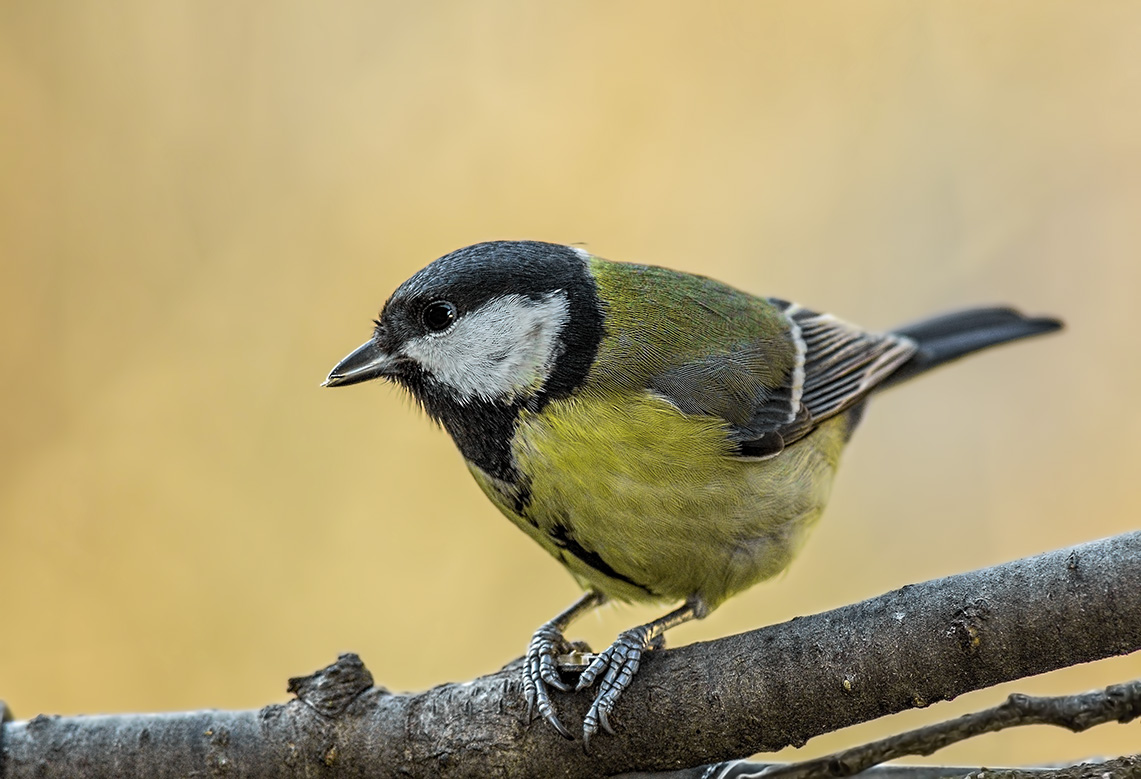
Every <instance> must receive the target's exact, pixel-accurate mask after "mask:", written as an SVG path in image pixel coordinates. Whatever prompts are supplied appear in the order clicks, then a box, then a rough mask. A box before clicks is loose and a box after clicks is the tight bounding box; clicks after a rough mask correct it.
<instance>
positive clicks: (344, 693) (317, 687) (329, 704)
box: [288, 652, 372, 718]
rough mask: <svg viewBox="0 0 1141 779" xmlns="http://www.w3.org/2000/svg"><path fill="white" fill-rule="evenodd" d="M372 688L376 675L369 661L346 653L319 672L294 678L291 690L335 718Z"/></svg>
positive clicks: (310, 704)
mask: <svg viewBox="0 0 1141 779" xmlns="http://www.w3.org/2000/svg"><path fill="white" fill-rule="evenodd" d="M371 687H372V674H371V673H370V672H369V670H368V669H367V668H365V664H364V663H363V662H362V661H361V659H360V657H359V656H357V655H356V654H354V653H352V652H346V653H345V654H343V655H341V656H340V657H338V658H337V662H335V663H333V664H332V665H329V666H326V667H325V668H322V669H321V670H320V671H317V672H316V673H312V674H310V675H309V676H296V677H294V678H292V679H290V680H289V687H288V691H289V692H291V693H293V694H294V695H296V696H297V699H298V700H299V701H301V702H302V703H304V704H305V705H306V706H309V707H310V708H312V709H313V710H314V711H316V712H317V713H318V714H320V715H322V716H325V717H330V718H331V717H336V716H338V715H340V714H341V713H342V712H344V710H345V709H347V708H348V706H349V704H350V703H352V702H353V700H355V699H356V697H357V696H358V695H360V694H361V693H363V692H364V691H365V690H368V689H369V688H371Z"/></svg>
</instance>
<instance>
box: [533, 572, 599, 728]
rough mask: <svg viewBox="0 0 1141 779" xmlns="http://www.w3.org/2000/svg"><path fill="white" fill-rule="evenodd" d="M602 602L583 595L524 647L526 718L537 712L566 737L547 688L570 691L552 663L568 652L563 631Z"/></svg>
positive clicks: (596, 595) (539, 630)
mask: <svg viewBox="0 0 1141 779" xmlns="http://www.w3.org/2000/svg"><path fill="white" fill-rule="evenodd" d="M605 602H606V596H605V595H603V594H602V593H600V592H588V593H586V594H585V595H583V596H582V597H581V598H579V599H578V600H577V601H575V602H574V604H573V605H571V606H570V608H568V609H567V610H566V611H564V612H562V613H561V614H559V615H558V616H557V617H555V618H554V619H552V620H551V621H550V622H547V623H545V624H543V625H542V626H541V627H540V628H539V629H538V630H536V631H535V635H533V636H532V637H531V643H530V645H529V646H528V647H527V657H526V660H525V662H524V667H523V694H524V695H525V696H526V698H527V716H528V718H530V716H531V714H532V712H534V710H535V709H538V710H539V714H541V715H542V716H543V719H545V720H546V721H547V722H549V723H551V726H552V727H553V728H554V729H555V730H557V731H558V732H559V733H561V734H562V735H563V736H565V737H566V738H574V736H572V735H571V732H570V731H569V730H567V729H566V728H565V727H564V726H563V723H561V722H559V718H558V716H556V715H555V708H554V706H553V705H552V704H551V696H550V694H549V693H548V692H547V685H550V686H552V687H556V688H558V689H560V690H563V691H564V692H566V691H567V690H569V689H570V687H568V686H567V685H566V684H565V683H564V682H563V680H562V679H560V678H559V671H558V667H557V666H556V664H555V658H556V657H557V656H558V655H559V654H561V653H563V652H566V651H567V650H568V649H569V646H568V645H567V640H566V638H564V637H563V631H564V630H566V629H567V627H568V626H569V625H570V623H572V622H574V621H575V620H576V619H578V618H579V617H581V616H582V615H583V614H585V613H586V612H588V611H590V610H591V609H595V608H598V607H599V606H601V605H602V604H603V603H605Z"/></svg>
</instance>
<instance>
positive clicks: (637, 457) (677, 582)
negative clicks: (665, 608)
mask: <svg viewBox="0 0 1141 779" xmlns="http://www.w3.org/2000/svg"><path fill="white" fill-rule="evenodd" d="M847 432H848V421H847V419H846V415H841V416H840V417H836V418H833V419H830V420H828V421H826V422H824V423H823V424H822V425H821V426H820V427H819V428H817V430H816V431H814V432H813V433H812V434H811V435H809V436H807V437H806V438H803V439H801V440H800V441H797V442H796V443H795V444H793V445H792V446H791V447H790V448H789V449H788V450H786V451H784V452H783V453H781V454H780V455H778V456H777V457H775V458H773V459H770V460H763V461H745V460H741V459H737V458H734V457H733V456H732V444H731V443H730V442H729V440H728V438H727V436H726V433H727V429H726V426H725V424H724V423H723V422H722V421H721V420H717V419H713V418H701V417H688V416H685V415H683V414H681V413H680V412H679V411H678V410H677V409H676V408H675V407H674V406H673V405H671V404H670V403H668V402H667V401H665V400H662V399H660V398H657V397H655V396H652V395H649V394H639V395H634V396H630V395H621V396H620V395H609V396H603V395H580V396H576V397H574V398H572V399H569V400H565V401H556V402H553V403H551V404H550V405H549V406H548V407H547V408H546V409H544V411H543V412H542V413H541V414H531V413H527V412H524V413H523V415H522V416H521V418H520V420H519V425H518V428H517V431H516V435H515V438H514V441H513V453H514V456H515V459H516V462H517V464H518V467H519V469H520V471H521V472H522V473H524V474H525V475H526V477H527V480H528V481H527V483H526V485H525V486H526V494H524V495H523V496H522V499H520V495H519V492H518V490H516V491H514V492H513V493H511V494H508V493H507V492H505V490H504V485H502V484H498V483H496V482H494V480H492V479H490V478H489V477H488V476H486V474H484V473H482V472H481V471H479V469H478V468H474V467H473V468H472V471H473V474H474V475H475V477H476V480H477V481H478V482H479V484H480V486H481V487H482V488H483V489H484V491H485V492H486V493H487V494H488V496H489V497H490V498H491V499H492V501H493V502H495V503H496V505H497V506H498V507H499V508H500V509H501V510H502V511H503V512H504V514H506V515H507V516H508V517H509V518H510V519H511V520H512V521H514V522H515V523H516V524H517V525H518V526H519V527H520V528H521V529H522V530H523V531H524V532H526V533H527V534H528V535H530V536H531V537H532V538H534V539H535V540H536V541H537V542H538V543H539V544H541V545H542V546H543V547H544V548H545V549H547V551H548V552H550V553H551V554H552V555H554V556H555V557H557V558H558V559H559V560H561V561H562V562H563V564H564V565H566V567H567V568H568V569H569V570H570V571H571V573H572V574H573V575H574V576H575V577H576V578H577V579H578V580H579V581H580V583H582V584H583V585H584V586H588V587H592V588H594V589H597V590H599V591H601V592H603V593H605V594H606V595H609V596H610V597H613V598H617V599H621V600H680V599H683V598H686V597H689V596H693V595H697V596H700V597H702V598H703V599H704V600H705V601H706V603H708V604H709V606H710V607H715V606H717V605H718V604H719V603H721V602H722V601H724V600H725V599H726V598H728V597H729V596H731V595H733V594H735V593H737V592H739V591H741V590H743V589H745V588H747V587H749V586H751V585H753V584H755V583H756V582H758V581H760V580H762V579H765V578H768V577H770V576H773V575H775V574H776V573H779V572H780V571H781V570H783V569H784V568H785V567H786V566H787V565H788V564H789V562H791V560H792V557H793V556H794V555H795V553H796V552H797V551H798V549H799V547H800V545H801V543H802V542H803V540H804V538H805V535H806V533H807V531H808V529H809V528H810V527H811V526H812V525H813V523H814V522H815V521H816V519H817V518H818V517H819V516H820V512H821V511H822V509H823V508H824V504H825V503H826V501H827V499H828V494H829V491H830V489H831V484H832V476H833V473H834V470H835V467H836V464H837V460H838V457H839V454H840V451H841V450H842V448H843V445H844V443H845V441H846V438H847Z"/></svg>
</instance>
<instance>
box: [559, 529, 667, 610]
mask: <svg viewBox="0 0 1141 779" xmlns="http://www.w3.org/2000/svg"><path fill="white" fill-rule="evenodd" d="M547 534H548V535H549V536H550V537H551V540H552V541H554V542H555V546H557V547H559V548H560V549H563V550H565V551H567V552H569V553H570V554H572V555H573V556H574V557H576V558H578V560H579V561H580V562H582V563H585V564H586V565H588V566H590V567H591V568H593V569H594V570H596V571H598V572H599V573H601V574H603V575H605V576H609V577H610V578H611V579H617V580H618V581H621V582H626V583H627V584H629V585H630V586H632V587H637V588H638V589H639V590H642V591H643V592H646V593H648V594H650V595H653V594H654V593H653V591H652V590H650V588H649V587H647V586H645V585H644V584H639V583H638V582H636V581H634V580H633V579H631V578H630V577H629V576H626V575H625V574H621V573H618V571H616V570H614V569H613V568H612V567H611V566H610V563H608V562H606V561H605V560H603V559H602V555H600V554H599V553H598V552H594V551H591V550H590V549H587V548H586V547H585V546H583V545H582V544H580V543H579V542H578V541H576V540H575V539H574V538H572V537H571V534H570V528H568V527H567V526H566V525H563V524H561V523H559V524H556V525H555V526H554V527H552V528H551V529H550V530H549V531H548V533H547Z"/></svg>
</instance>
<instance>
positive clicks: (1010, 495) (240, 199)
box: [0, 0, 1141, 764]
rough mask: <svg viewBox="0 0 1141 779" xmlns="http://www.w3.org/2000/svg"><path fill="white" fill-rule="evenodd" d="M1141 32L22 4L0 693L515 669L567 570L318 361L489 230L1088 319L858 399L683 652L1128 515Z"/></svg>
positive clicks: (418, 422)
mask: <svg viewBox="0 0 1141 779" xmlns="http://www.w3.org/2000/svg"><path fill="white" fill-rule="evenodd" d="M1138 40H1141V4H1138V3H1136V2H1100V1H1097V0H1094V1H1091V2H1082V3H1077V2H1052V1H1050V0H1025V1H1022V2H1013V1H1012V2H1004V3H999V4H995V3H985V2H957V3H934V2H932V3H913V2H862V3H843V2H833V3H824V4H819V3H800V2H771V3H745V2H741V3H718V4H697V3H692V4H685V5H682V4H668V3H656V2H620V3H609V2H595V3H564V4H537V3H526V2H487V3H480V4H465V3H459V2H456V3H450V4H446V3H441V4H408V3H395V2H374V1H372V0H367V1H366V0H360V1H358V2H343V3H338V4H333V5H317V4H308V3H303V2H276V1H275V2H268V1H262V2H246V3H240V4H234V3H230V2H224V1H223V0H209V1H205V0H201V1H196V2H189V1H183V2H165V3H152V2H149V1H148V0H131V1H123V2H117V3H112V4H108V3H100V2H77V3H57V2H33V1H32V0H23V1H20V0H4V2H0V112H2V119H0V136H2V138H3V142H2V143H0V258H2V262H3V265H2V268H3V277H2V279H3V281H2V284H0V350H2V352H0V357H2V360H3V364H4V370H3V374H2V377H0V381H2V382H3V395H2V400H3V402H2V404H0V436H2V442H3V445H2V448H0V457H2V463H0V586H2V588H3V592H2V593H0V597H2V603H3V626H2V628H0V632H2V634H3V640H2V641H0V698H4V699H6V700H7V701H8V702H9V703H10V704H11V705H12V707H13V708H14V710H15V712H16V714H17V715H18V716H21V717H31V716H33V715H35V714H37V713H39V712H58V713H75V712H97V711H125V710H141V711H149V710H178V709H190V708H199V707H256V706H260V705H263V704H265V703H268V702H272V701H279V700H282V699H284V698H285V697H286V696H285V693H284V686H285V680H286V678H287V677H289V676H292V675H298V674H304V673H307V672H309V671H312V670H314V669H316V668H318V667H320V666H322V665H324V664H326V663H328V662H331V661H332V660H333V659H334V658H335V657H336V654H337V653H338V652H341V651H346V650H352V651H356V652H358V653H360V654H361V656H362V657H363V658H364V660H365V662H366V663H367V664H368V666H369V667H370V668H371V669H372V671H373V673H374V674H375V676H376V679H377V682H378V683H380V684H384V685H386V686H388V687H390V688H392V689H396V690H415V689H421V688H424V687H427V686H430V685H434V684H437V683H440V682H445V681H451V680H464V679H468V678H471V677H473V676H476V675H479V674H482V673H485V672H489V671H492V670H494V669H496V668H498V667H499V666H500V665H501V664H503V663H505V662H507V661H508V660H510V659H512V658H514V657H516V656H518V655H519V654H520V653H521V652H522V651H523V649H524V647H525V645H526V643H527V640H528V638H529V636H530V633H531V631H532V630H533V629H534V628H535V627H536V626H538V624H539V623H540V622H542V621H544V620H546V619H548V618H549V617H550V616H552V615H553V614H554V613H555V612H556V611H558V610H560V609H561V608H562V607H563V606H565V605H566V604H567V603H569V602H570V601H571V600H572V599H573V598H574V597H575V596H576V594H577V590H576V587H575V585H574V584H573V582H572V581H571V579H570V578H569V577H568V576H567V575H566V574H565V573H564V572H563V571H562V569H561V568H560V567H559V566H558V565H557V564H555V563H554V562H553V561H552V560H550V559H548V558H547V557H546V556H545V554H544V553H543V552H542V551H541V550H540V549H539V548H538V547H536V546H534V545H532V544H531V542H529V541H528V540H527V539H526V538H525V537H524V536H523V535H522V534H521V533H519V532H518V531H516V530H515V529H514V528H513V527H511V525H510V524H509V523H508V522H506V521H505V520H504V519H503V518H501V517H500V516H498V515H497V514H496V512H495V510H494V509H493V508H492V506H491V505H490V504H489V503H488V502H487V501H486V500H485V499H484V498H483V496H482V495H481V494H480V493H479V491H478V489H477V488H476V486H475V484H474V483H473V482H472V480H471V479H470V477H469V476H468V474H467V472H466V470H465V468H464V467H463V465H462V462H461V460H460V457H459V455H458V454H457V453H456V451H455V450H454V448H453V446H452V444H451V442H450V440H449V439H448V438H447V437H446V435H445V434H443V433H442V432H441V431H439V430H437V429H434V428H433V426H432V425H431V424H430V423H429V422H427V421H426V420H425V419H424V418H423V417H422V416H421V415H420V414H419V413H418V412H416V411H415V409H414V408H413V407H412V405H411V404H410V403H409V402H408V401H406V400H405V399H403V398H402V397H401V396H400V395H399V394H398V393H397V391H396V390H395V389H393V388H391V387H383V386H379V385H368V386H365V387H354V388H352V389H348V390H338V391H336V392H330V391H328V390H322V389H319V388H318V383H319V382H320V381H321V379H322V378H323V377H324V375H325V373H326V372H327V371H328V369H329V368H331V367H332V365H333V364H334V363H335V362H336V361H337V360H338V359H339V358H340V357H342V356H343V355H344V354H345V353H347V352H348V351H349V350H350V349H352V348H353V347H355V346H357V345H358V344H359V343H361V342H362V341H364V340H365V339H366V338H367V337H368V335H369V333H370V328H371V324H370V321H369V320H370V319H371V318H372V317H373V316H375V314H376V312H377V310H378V309H379V307H380V305H381V303H383V301H384V299H385V298H386V297H387V296H388V294H389V293H390V292H391V290H392V289H393V288H394V287H395V286H396V285H397V284H398V283H399V282H400V281H402V280H403V279H404V278H405V277H407V276H408V275H410V274H411V273H412V272H413V271H415V270H417V269H418V268H420V267H421V266H423V265H425V264H426V263H427V262H429V261H430V260H432V259H434V258H435V257H437V256H439V255H441V254H444V253H446V252H448V251H450V250H452V249H454V248H457V247H459V246H462V245H465V244H469V243H474V242H476V241H481V240H487V239H497V238H537V239H544V240H550V241H559V242H582V243H584V244H585V245H586V246H587V247H589V248H590V249H591V250H592V251H594V252H595V253H597V254H600V255H602V256H604V257H608V258H611V259H624V260H630V261H640V262H650V263H654V264H661V265H667V266H670V267H674V268H679V269H685V270H692V271H699V272H704V273H707V274H710V275H713V276H715V277H718V278H720V279H722V280H724V281H727V282H729V283H732V284H734V285H736V286H738V287H741V288H743V289H746V290H749V291H752V292H755V293H761V294H771V295H779V296H782V297H787V298H790V299H794V300H797V301H800V302H802V303H803V304H806V305H809V306H812V307H815V308H819V309H824V310H829V311H832V312H834V313H836V314H838V315H840V316H842V317H844V318H846V319H850V320H852V321H854V322H858V323H860V324H862V325H865V326H867V327H870V328H886V327H890V326H892V325H895V324H899V323H901V322H904V321H909V320H911V319H914V318H918V317H920V316H923V315H925V314H929V313H934V312H937V311H941V310H946V309H950V308H954V307H957V306H962V305H967V304H977V303H991V302H1010V303H1014V304H1017V305H1019V306H1021V307H1024V308H1025V309H1027V310H1029V311H1032V312H1047V313H1053V314H1057V315H1060V316H1062V317H1064V318H1065V319H1066V320H1067V323H1068V326H1069V327H1068V330H1067V331H1066V332H1065V333H1064V334H1063V335H1062V336H1058V337H1052V338H1049V339H1041V340H1038V341H1035V342H1032V343H1025V344H1020V345H1018V346H1015V347H1009V348H1003V349H1000V350H996V351H994V352H991V353H988V354H986V355H983V356H979V357H975V358H973V359H970V360H969V361H966V362H963V363H960V364H958V365H956V366H955V367H953V368H949V369H947V370H944V371H940V372H938V373H936V374H933V375H932V376H929V377H925V378H923V379H922V380H921V381H917V382H915V383H914V384H912V385H909V386H907V387H906V388H902V389H900V390H898V391H893V392H891V393H890V394H888V395H886V396H884V397H883V398H880V399H879V400H878V401H877V402H875V403H874V404H873V406H872V408H871V410H870V412H869V414H868V415H867V417H866V419H865V423H864V425H863V427H862V429H861V430H860V432H859V434H858V435H857V436H856V438H855V441H854V442H853V445H852V446H851V447H850V449H849V450H848V453H847V456H846V464H845V467H844V468H843V469H842V470H841V473H840V477H839V479H838V482H837V484H836V489H835V492H834V499H833V501H832V505H831V507H830V510H829V511H828V512H827V514H826V515H825V519H824V521H823V522H822V523H821V525H820V527H819V528H818V529H817V531H816V533H815V536H814V538H813V539H812V540H811V541H810V543H809V544H808V546H807V547H806V549H805V552H804V553H803V555H802V557H801V558H800V559H799V560H798V561H797V563H796V564H795V565H794V566H793V568H792V570H791V571H790V572H789V573H788V574H787V575H785V576H783V577H782V578H780V579H778V580H776V581H773V582H769V583H766V584H762V585H760V586H758V587H756V588H754V589H753V590H751V591H750V592H748V593H747V594H745V595H743V596H741V597H738V598H737V599H735V600H734V601H731V602H730V603H729V604H727V605H726V606H724V607H723V608H722V609H721V610H719V611H718V612H717V613H715V614H714V615H712V616H711V617H710V618H709V619H707V620H705V621H704V622H703V623H700V624H695V625H690V626H686V627H684V628H682V629H679V630H677V631H675V633H674V634H672V637H671V640H672V643H673V644H678V643H685V642H688V641H692V640H695V639H699V638H711V637H716V636H720V635H725V634H729V633H733V632H739V631H742V630H746V629H749V628H753V627H757V626H760V625H763V624H766V623H771V622H776V621H783V620H786V619H789V618H791V617H793V616H796V615H798V614H805V613H811V612H815V611H819V610H824V609H828V608H832V607H835V606H839V605H842V604H845V603H849V602H852V601H856V600H859V599H863V598H865V597H869V596H873V595H876V594H879V593H881V592H883V591H886V590H888V589H892V588H895V587H899V586H901V585H903V584H906V583H909V582H914V581H922V580H926V579H931V578H934V577H938V576H943V575H946V574H950V573H954V572H958V571H964V570H969V569H972V568H978V567H982V566H986V565H990V564H994V563H998V562H1001V561H1004V560H1008V559H1013V558H1016V557H1021V556H1025V555H1030V554H1033V553H1036V552H1041V551H1044V550H1048V549H1054V548H1057V547H1062V546H1066V545H1070V544H1075V543H1079V542H1082V541H1086V540H1090V539H1094V538H1099V537H1103V536H1107V535H1111V534H1115V533H1120V532H1123V531H1126V530H1129V529H1131V528H1134V527H1136V526H1137V517H1138V515H1139V513H1141V494H1139V491H1138V489H1137V488H1136V483H1137V482H1136V479H1137V474H1138V473H1139V472H1141V446H1139V445H1138V442H1139V441H1141V411H1138V406H1137V398H1138V386H1139V385H1141V366H1139V361H1138V353H1139V348H1138V335H1137V334H1138V329H1139V328H1141V310H1139V309H1138V303H1139V300H1141V255H1139V250H1141V57H1139V56H1138V49H1137V41H1138ZM658 613H660V610H656V609H653V608H641V607H638V608H634V607H625V606H623V607H609V608H608V609H606V610H604V612H603V613H602V615H601V616H599V617H590V618H588V619H586V620H584V621H583V623H582V624H581V626H580V627H579V628H577V629H576V630H574V631H573V633H574V635H575V636H578V637H585V638H587V639H589V640H590V641H592V642H593V643H594V644H595V645H596V646H600V645H603V644H605V643H607V642H608V641H609V640H610V639H611V638H612V637H613V635H614V633H616V632H617V631H619V630H621V629H623V628H625V627H629V626H631V625H633V624H635V623H638V622H641V621H644V620H646V619H649V618H652V617H654V616H657V614H658ZM1136 676H1141V658H1138V657H1133V658H1125V659H1118V660H1114V661H1109V662H1104V663H1098V664H1094V665H1091V666H1087V667H1083V668H1079V669H1073V670H1070V671H1067V672H1063V673H1060V674H1054V675H1050V676H1046V677H1042V678H1040V679H1036V680H1028V681H1023V682H1020V683H1017V684H1014V685H1010V686H1009V687H1007V688H1004V689H1002V690H999V691H988V692H985V693H978V694H974V695H970V696H966V697H965V698H963V699H961V700H959V701H956V702H954V703H952V704H941V705H939V706H935V707H933V708H931V709H929V710H926V711H923V712H915V713H911V714H908V715H905V716H901V717H897V718H893V719H890V720H887V721H884V722H879V723H873V724H871V725H867V726H863V727H861V728H859V729H856V731H855V732H851V731H849V732H845V733H841V734H836V735H833V736H829V737H825V738H821V739H816V740H814V741H813V742H811V743H810V744H809V745H808V747H807V748H805V749H803V750H800V751H799V752H798V753H796V754H798V755H800V756H808V755H811V754H818V753H820V752H821V751H823V750H825V749H830V748H835V747H837V746H840V745H843V744H850V743H853V742H854V741H856V740H857V739H864V738H868V737H871V736H872V735H875V734H881V733H885V732H888V731H896V730H899V729H901V728H904V727H909V726H911V725H914V724H916V723H919V722H923V721H931V720H933V719H936V718H940V719H941V718H944V717H947V716H950V715H951V714H954V713H957V712H959V711H963V710H967V709H974V708H978V707H981V706H984V705H987V704H989V703H991V702H993V701H996V700H998V699H999V698H1000V697H1001V696H1002V695H1005V694H1006V693H1007V692H1009V691H1011V690H1022V691H1028V692H1036V693H1047V692H1049V693H1064V692H1073V691H1078V690H1082V689H1086V688H1089V687H1093V686H1099V685H1104V684H1108V683H1112V682H1115V681H1122V680H1125V679H1127V678H1131V677H1136ZM620 710H621V707H619V714H618V716H617V717H616V719H619V720H620V716H621V714H620ZM1139 728H1141V725H1138V724H1136V723H1134V724H1132V725H1129V726H1104V727H1102V728H1100V729H1097V730H1095V731H1092V732H1090V733H1087V734H1084V735H1082V736H1071V735H1066V734H1059V733H1057V732H1054V731H1052V730H1046V729H1043V728H1037V729H1024V730H1022V731H1019V732H1010V733H1004V734H1000V735H995V736H988V737H986V738H983V739H979V740H976V741H975V742H971V743H969V744H967V745H963V746H960V747H956V748H954V749H952V750H948V751H947V752H944V753H942V754H940V755H937V756H935V757H934V758H931V760H933V761H935V762H943V763H948V762H959V763H988V764H1003V763H1026V762H1034V761H1039V762H1040V761H1046V760H1066V759H1072V758H1081V757H1085V756H1089V755H1095V754H1113V753H1120V752H1132V751H1136V749H1137V744H1138V743H1139V735H1141V730H1139ZM789 756H791V753H790V754H789Z"/></svg>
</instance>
